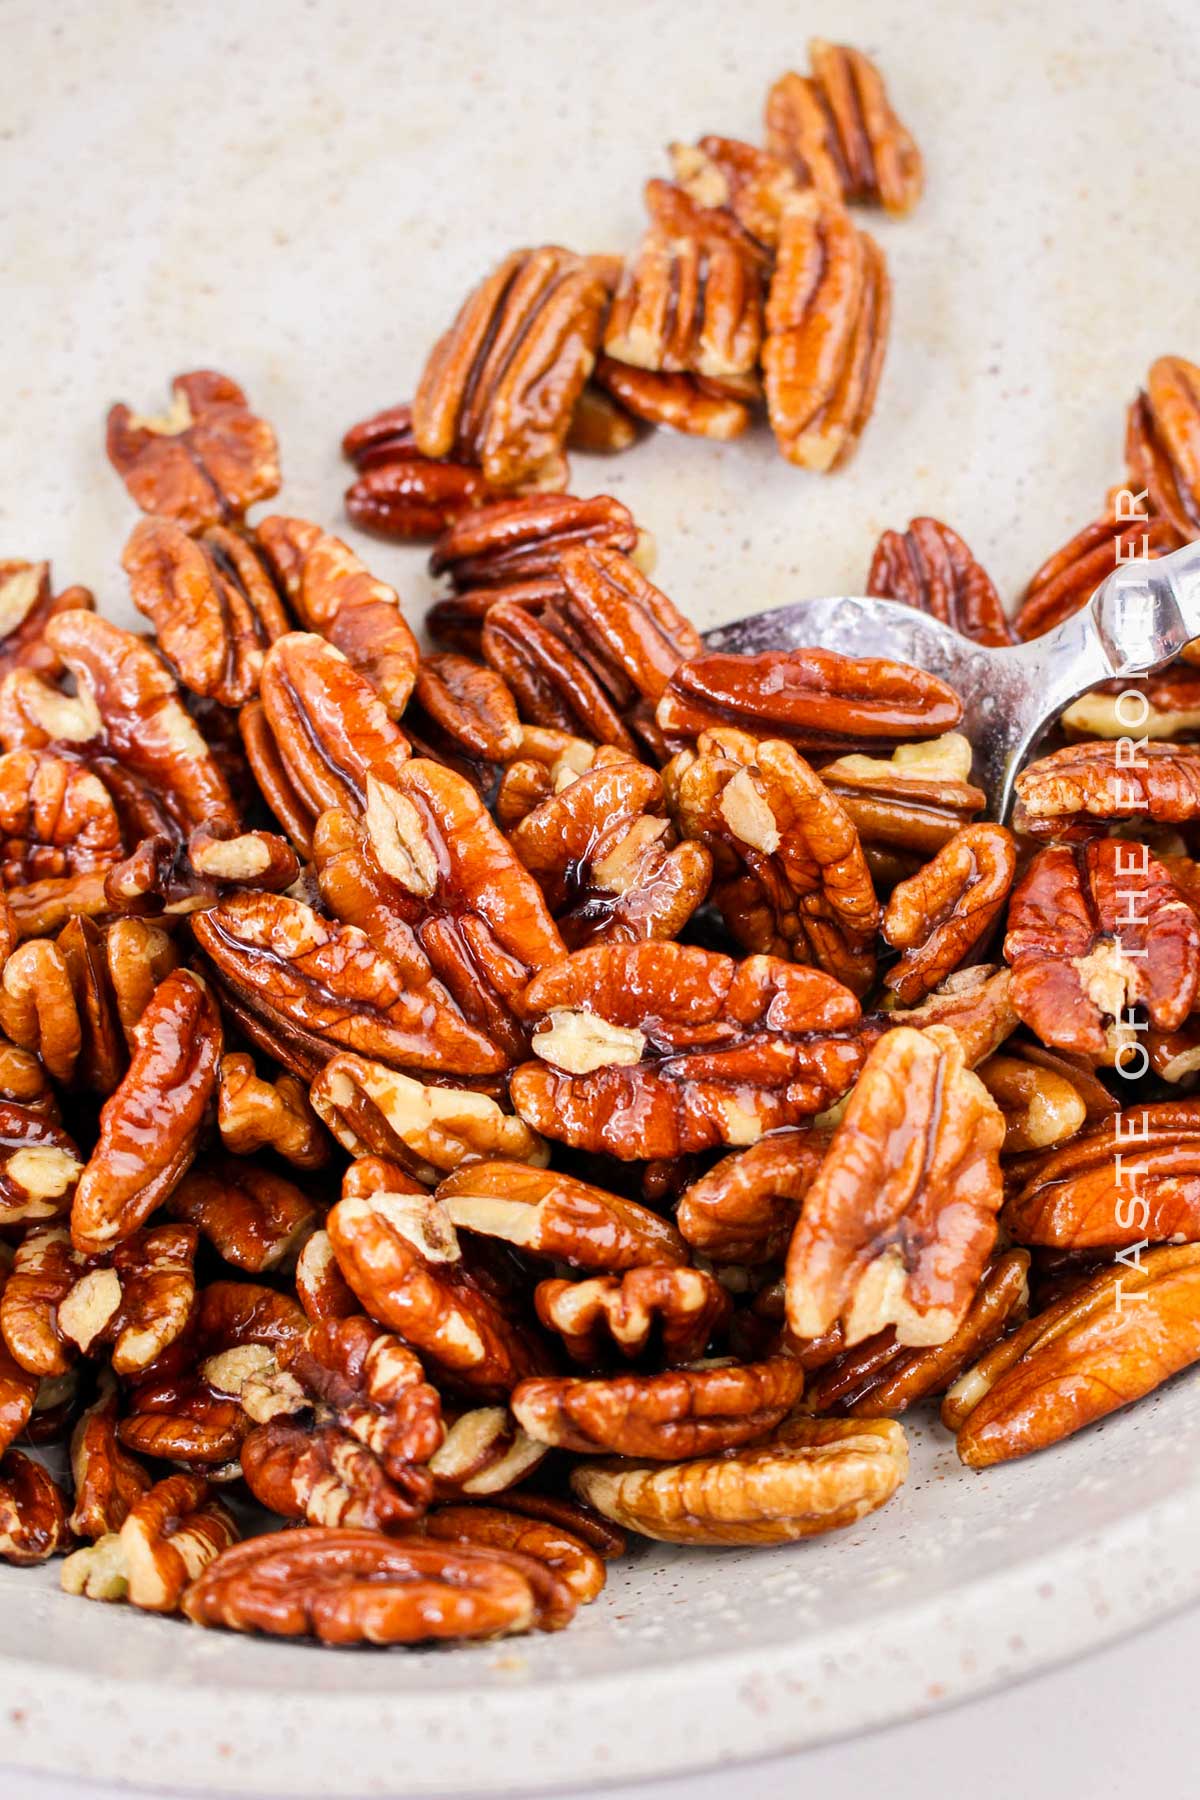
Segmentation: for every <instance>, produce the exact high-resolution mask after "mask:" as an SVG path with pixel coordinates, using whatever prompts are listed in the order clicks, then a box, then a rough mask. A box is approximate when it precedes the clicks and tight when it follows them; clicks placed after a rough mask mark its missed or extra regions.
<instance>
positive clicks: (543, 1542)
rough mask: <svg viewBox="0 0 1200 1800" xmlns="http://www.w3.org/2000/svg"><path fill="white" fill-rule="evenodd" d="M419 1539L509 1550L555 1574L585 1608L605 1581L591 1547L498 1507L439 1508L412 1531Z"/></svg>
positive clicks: (554, 1527)
mask: <svg viewBox="0 0 1200 1800" xmlns="http://www.w3.org/2000/svg"><path fill="white" fill-rule="evenodd" d="M413 1529H414V1530H415V1531H416V1533H417V1535H418V1536H420V1537H423V1538H437V1539H439V1540H440V1541H441V1542H443V1543H451V1544H475V1545H477V1546H478V1547H479V1548H480V1549H482V1550H510V1551H516V1552H517V1554H518V1555H521V1556H530V1557H533V1558H534V1560H535V1561H537V1562H541V1563H545V1564H546V1566H547V1567H548V1568H549V1569H551V1570H553V1572H554V1574H555V1575H557V1576H558V1577H559V1578H560V1579H561V1580H562V1581H564V1582H565V1583H566V1585H567V1587H569V1588H570V1590H571V1593H572V1594H573V1595H574V1597H575V1599H576V1601H577V1602H578V1603H579V1605H580V1606H589V1605H590V1604H591V1602H592V1601H593V1600H594V1599H595V1598H596V1596H597V1594H598V1593H600V1591H601V1589H602V1588H603V1586H604V1582H605V1579H606V1577H605V1572H604V1563H603V1560H602V1559H601V1558H600V1557H599V1556H598V1555H597V1554H596V1552H595V1550H593V1549H592V1547H591V1545H590V1544H587V1543H585V1542H584V1541H583V1539H582V1538H579V1537H576V1536H575V1534H574V1532H571V1531H567V1530H564V1528H563V1527H562V1526H561V1525H559V1524H556V1523H555V1524H552V1523H550V1522H549V1521H547V1520H542V1519H530V1518H527V1517H525V1516H524V1515H523V1514H522V1513H519V1512H513V1511H510V1510H509V1509H508V1508H507V1507H500V1506H439V1507H438V1509H437V1510H436V1512H431V1513H427V1514H426V1515H425V1517H424V1518H423V1519H422V1520H421V1521H420V1523H419V1524H418V1525H416V1526H415V1527H414V1528H413Z"/></svg>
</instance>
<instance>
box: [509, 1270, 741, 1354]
mask: <svg viewBox="0 0 1200 1800" xmlns="http://www.w3.org/2000/svg"><path fill="white" fill-rule="evenodd" d="M534 1304H535V1306H536V1308H537V1316H538V1318H539V1319H540V1320H541V1322H542V1324H543V1325H544V1326H545V1327H546V1329H547V1331H553V1332H555V1333H556V1334H557V1335H558V1337H560V1338H561V1340H562V1343H563V1346H564V1348H565V1350H566V1352H567V1355H568V1356H569V1357H570V1358H571V1361H572V1362H577V1363H587V1364H592V1365H595V1364H598V1363H603V1362H605V1361H606V1360H607V1359H608V1357H609V1356H610V1355H611V1353H612V1351H613V1350H615V1351H616V1352H617V1354H618V1355H620V1356H622V1357H624V1358H625V1359H626V1360H627V1361H632V1360H633V1359H635V1358H637V1357H640V1356H643V1355H644V1354H645V1352H646V1350H647V1348H648V1347H650V1346H651V1345H653V1346H654V1348H655V1349H656V1351H657V1352H658V1353H659V1354H660V1355H661V1358H662V1360H663V1362H664V1363H666V1364H667V1366H668V1367H670V1366H671V1365H677V1364H680V1363H689V1362H693V1361H694V1360H695V1359H696V1358H697V1357H700V1356H703V1355H704V1352H705V1350H706V1349H707V1347H708V1344H709V1341H710V1340H711V1339H712V1338H713V1337H714V1336H716V1335H717V1334H718V1333H720V1332H721V1331H722V1330H723V1328H724V1326H725V1325H726V1324H727V1322H728V1320H729V1316H730V1313H731V1312H732V1310H733V1302H732V1301H731V1300H730V1298H729V1295H728V1294H727V1293H726V1292H725V1289H724V1288H723V1287H722V1286H721V1284H720V1282H719V1281H717V1279H716V1278H715V1276H712V1275H709V1274H708V1273H707V1272H706V1271H705V1270H703V1269H684V1268H680V1267H679V1266H678V1265H677V1264H669V1263H646V1264H643V1265H641V1266H640V1267H638V1268H635V1269H628V1270H626V1272H625V1273H624V1274H623V1275H593V1276H591V1277H589V1279H588V1280H586V1281H540V1282H539V1283H538V1286H537V1290H536V1292H535V1294H534Z"/></svg>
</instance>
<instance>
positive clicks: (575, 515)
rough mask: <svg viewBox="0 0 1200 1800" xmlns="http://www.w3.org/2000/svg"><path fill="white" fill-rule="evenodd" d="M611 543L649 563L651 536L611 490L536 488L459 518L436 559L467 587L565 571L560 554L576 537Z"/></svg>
mask: <svg viewBox="0 0 1200 1800" xmlns="http://www.w3.org/2000/svg"><path fill="white" fill-rule="evenodd" d="M581 543H582V544H607V545H609V546H611V548H612V549H614V550H621V551H623V552H624V553H625V555H626V556H630V557H632V558H634V560H635V561H637V562H638V563H639V564H640V566H641V567H643V568H645V567H647V566H648V562H649V558H650V555H651V544H650V540H649V538H648V535H647V533H646V532H644V531H642V530H641V529H640V528H639V527H638V524H637V522H636V520H635V519H634V516H633V514H632V513H631V512H630V510H629V508H628V507H627V506H623V505H622V503H621V502H620V501H619V500H614V499H613V498H612V496H611V495H610V494H597V495H596V496H595V497H594V498H593V499H591V500H581V499H577V498H576V496H575V495H574V494H529V495H526V496H525V497H524V498H523V499H519V500H495V501H492V503H491V504H490V505H488V506H482V507H480V508H479V509H478V511H476V512H474V513H471V514H469V515H468V516H467V517H466V518H463V519H460V520H458V521H457V522H456V523H455V524H453V525H451V526H449V527H448V529H447V530H446V531H444V532H443V533H442V535H441V537H440V538H439V539H438V541H437V543H436V544H435V545H434V547H433V550H432V553H431V554H430V558H429V567H430V569H431V570H432V572H433V573H434V574H435V575H448V576H449V577H450V580H451V581H452V582H453V584H454V586H455V587H456V588H457V589H458V591H459V593H466V592H468V591H469V590H470V589H472V588H500V587H503V588H507V587H508V586H510V585H511V584H512V583H514V582H518V583H519V582H526V581H536V580H539V579H542V578H545V577H547V576H553V575H556V574H557V573H558V565H559V558H560V557H561V555H562V553H563V551H564V550H567V549H569V548H570V547H571V546H572V545H575V544H581Z"/></svg>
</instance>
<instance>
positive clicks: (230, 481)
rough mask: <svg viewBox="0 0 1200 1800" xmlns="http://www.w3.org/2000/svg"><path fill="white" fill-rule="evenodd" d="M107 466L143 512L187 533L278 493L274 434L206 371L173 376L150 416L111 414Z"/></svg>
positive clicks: (236, 390)
mask: <svg viewBox="0 0 1200 1800" xmlns="http://www.w3.org/2000/svg"><path fill="white" fill-rule="evenodd" d="M108 460H109V461H110V462H111V463H112V466H113V468H114V469H115V470H116V471H117V474H118V475H119V476H120V477H121V480H122V481H123V482H124V483H125V486H126V487H127V488H128V490H129V493H130V495H131V497H132V499H133V500H134V502H135V503H136V504H137V505H138V506H140V507H141V509H142V511H143V512H145V513H156V514H157V515H158V516H159V517H160V518H166V519H174V520H176V521H177V522H178V523H179V524H180V525H182V526H183V527H184V529H185V530H187V531H196V530H200V529H202V528H203V527H204V526H206V525H220V524H226V523H229V522H230V521H236V520H238V519H240V518H241V516H242V514H243V513H244V512H245V511H246V509H247V507H250V506H253V505H254V503H255V501H257V500H269V499H270V497H271V495H272V494H273V493H275V492H276V490H277V489H278V487H279V452H278V449H277V446H276V443H275V433H274V432H273V431H272V430H271V427H270V426H269V425H268V424H267V422H266V420H265V419H260V418H257V417H256V416H255V414H254V413H252V412H251V410H250V405H249V402H248V401H247V399H246V396H245V394H244V393H243V392H242V390H241V388H240V387H239V386H238V384H237V382H236V381H231V380H230V379H229V377H228V375H219V374H217V373H216V372H215V370H212V369H194V370H192V371H191V372H190V373H189V374H186V375H176V376H175V378H174V380H173V381H172V383H171V404H170V407H169V408H168V410H167V411H166V412H165V413H162V414H160V415H158V416H150V415H147V416H142V415H141V414H138V413H133V412H130V410H129V408H128V407H127V406H123V405H120V406H114V407H113V408H112V410H111V412H110V413H109V415H108Z"/></svg>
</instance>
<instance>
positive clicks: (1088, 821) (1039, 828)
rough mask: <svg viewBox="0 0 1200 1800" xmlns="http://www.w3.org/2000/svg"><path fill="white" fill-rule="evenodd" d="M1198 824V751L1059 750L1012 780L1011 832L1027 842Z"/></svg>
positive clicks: (1115, 745)
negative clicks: (1113, 828)
mask: <svg viewBox="0 0 1200 1800" xmlns="http://www.w3.org/2000/svg"><path fill="white" fill-rule="evenodd" d="M1198 817H1200V751H1196V750H1193V749H1191V748H1184V747H1182V746H1180V745H1177V744H1141V743H1138V744H1133V743H1132V740H1131V739H1129V738H1118V739H1116V740H1115V741H1109V742H1106V743H1092V744H1067V745H1066V746H1065V748H1064V749H1062V750H1054V751H1052V752H1051V753H1050V755H1049V756H1043V757H1042V758H1041V759H1040V760H1039V761H1038V762H1033V763H1030V764H1029V766H1028V768H1026V769H1023V770H1022V772H1021V773H1020V775H1018V776H1017V811H1016V814H1015V817H1014V825H1015V828H1016V829H1017V830H1018V831H1025V832H1028V833H1029V834H1030V835H1031V836H1034V837H1059V838H1061V837H1066V836H1070V835H1079V834H1080V833H1082V834H1083V835H1089V834H1090V835H1094V834H1095V833H1096V831H1097V830H1098V829H1099V828H1100V827H1101V826H1104V825H1107V824H1109V823H1110V822H1114V821H1116V820H1120V819H1140V820H1141V821H1142V822H1143V824H1147V825H1150V824H1154V825H1181V824H1186V823H1188V822H1189V821H1190V820H1192V819H1195V818H1198Z"/></svg>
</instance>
